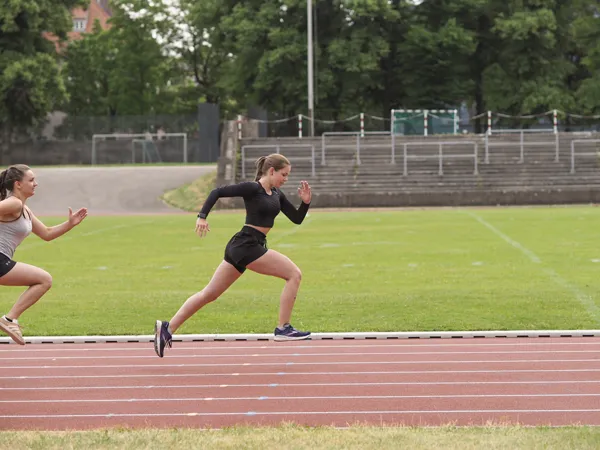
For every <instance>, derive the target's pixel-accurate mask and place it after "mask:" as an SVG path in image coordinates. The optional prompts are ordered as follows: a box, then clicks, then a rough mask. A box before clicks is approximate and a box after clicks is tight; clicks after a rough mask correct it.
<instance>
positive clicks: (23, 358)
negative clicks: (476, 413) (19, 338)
mask: <svg viewBox="0 0 600 450" xmlns="http://www.w3.org/2000/svg"><path fill="white" fill-rule="evenodd" d="M546 353H548V354H551V355H555V354H557V353H566V354H573V353H598V354H600V349H599V350H533V351H518V352H510V351H500V352H495V351H490V352H366V353H363V352H357V353H354V352H344V353H253V354H249V353H247V352H246V353H231V354H219V355H206V354H202V355H199V354H189V355H185V354H184V355H171V356H170V357H169V359H173V358H211V359H212V358H239V357H253V358H259V357H272V358H280V357H282V356H284V357H294V358H302V357H306V356H311V357H312V356H375V355H378V356H381V355H386V356H396V355H398V356H411V355H421V356H422V355H526V354H536V355H537V354H546ZM70 359H93V360H99V359H156V358H154V356H151V355H117V356H37V357H36V356H17V357H14V358H11V357H0V361H16V360H19V361H59V360H61V361H64V360H70ZM543 361H555V360H553V359H548V360H543ZM598 361H600V359H598ZM442 362H443V361H442ZM452 362H462V361H452ZM282 364H283V363H282ZM9 367H10V366H9Z"/></svg>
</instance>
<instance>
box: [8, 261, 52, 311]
mask: <svg viewBox="0 0 600 450" xmlns="http://www.w3.org/2000/svg"><path fill="white" fill-rule="evenodd" d="M0 285H2V286H29V288H28V289H27V290H26V291H25V292H23V293H22V294H21V296H20V297H19V299H18V300H17V302H16V303H15V304H14V306H13V307H12V308H11V310H10V311H9V312H8V313H7V314H6V317H8V318H9V319H13V320H16V319H18V318H19V317H20V316H21V314H23V312H25V311H26V310H27V309H29V308H30V307H31V306H32V305H33V304H35V303H36V302H37V301H38V300H39V299H40V298H41V297H42V295H44V294H45V293H46V292H48V290H49V289H50V288H51V287H52V276H51V275H50V274H49V273H48V272H46V271H45V270H43V269H40V268H39V267H35V266H32V265H30V264H25V263H20V262H18V263H17V264H16V265H15V266H14V267H13V268H12V269H11V271H10V272H8V273H7V274H6V275H4V276H2V277H0Z"/></svg>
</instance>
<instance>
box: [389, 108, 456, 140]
mask: <svg viewBox="0 0 600 450" xmlns="http://www.w3.org/2000/svg"><path fill="white" fill-rule="evenodd" d="M391 132H392V133H393V134H395V135H405V136H409V135H420V136H428V135H434V134H457V133H458V111H457V110H456V109H392V115H391Z"/></svg>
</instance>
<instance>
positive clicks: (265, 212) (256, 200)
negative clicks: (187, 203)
mask: <svg viewBox="0 0 600 450" xmlns="http://www.w3.org/2000/svg"><path fill="white" fill-rule="evenodd" d="M221 197H243V198H244V205H245V206H246V222H245V223H246V224H248V225H254V226H257V227H266V228H271V227H273V224H274V223H275V217H277V215H278V214H279V212H280V211H282V212H283V213H284V214H285V215H286V216H287V217H288V219H290V220H291V221H292V222H294V223H295V224H301V223H302V221H303V220H304V217H306V213H307V212H308V207H309V206H310V204H308V203H304V202H302V204H301V205H300V207H299V208H298V209H296V208H295V207H294V205H292V204H291V203H290V201H289V200H288V199H287V198H286V197H285V195H284V194H283V192H281V191H280V190H279V189H276V188H272V189H271V195H269V194H267V192H266V191H265V190H264V188H263V187H262V185H261V184H260V183H259V182H258V181H244V182H241V183H238V184H231V185H229V186H223V187H218V188H216V189H213V190H212V191H211V193H210V194H209V196H208V197H207V198H206V201H205V202H204V205H203V206H202V209H201V210H200V213H199V214H198V217H201V218H203V219H205V218H206V217H207V216H208V213H209V212H210V210H211V208H212V207H213V206H214V205H215V203H216V202H217V200H218V199H219V198H221Z"/></svg>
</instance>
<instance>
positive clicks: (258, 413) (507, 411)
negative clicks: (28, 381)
mask: <svg viewBox="0 0 600 450" xmlns="http://www.w3.org/2000/svg"><path fill="white" fill-rule="evenodd" d="M586 412H587V413H589V412H600V409H447V410H418V409H417V410H396V411H394V410H388V411H381V410H375V411H368V410H367V411H365V410H354V411H240V412H188V413H141V414H135V413H104V414H31V415H27V414H19V415H10V416H9V415H2V416H0V419H50V418H51V419H83V418H88V419H92V418H103V419H112V418H126V417H211V416H312V415H327V416H335V415H369V414H377V415H393V414H397V415H400V414H475V413H478V414H481V413H486V414H524V413H536V414H539V413H561V414H562V413H586Z"/></svg>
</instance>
